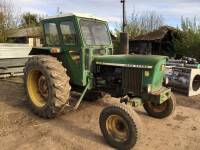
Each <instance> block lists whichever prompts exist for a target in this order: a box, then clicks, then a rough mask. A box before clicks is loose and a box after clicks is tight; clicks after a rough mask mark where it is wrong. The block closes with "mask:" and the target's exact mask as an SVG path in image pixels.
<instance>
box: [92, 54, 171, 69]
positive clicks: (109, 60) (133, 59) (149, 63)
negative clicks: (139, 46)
mask: <svg viewBox="0 0 200 150" xmlns="http://www.w3.org/2000/svg"><path fill="white" fill-rule="evenodd" d="M167 58H168V57H166V56H157V55H106V56H95V58H94V60H95V62H96V64H99V65H108V66H119V67H133V68H148V69H151V68H153V67H154V66H155V65H156V64H157V63H158V62H160V61H161V60H162V61H163V60H166V59H167Z"/></svg>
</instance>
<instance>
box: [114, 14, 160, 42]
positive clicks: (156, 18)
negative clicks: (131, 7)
mask: <svg viewBox="0 0 200 150" xmlns="http://www.w3.org/2000/svg"><path fill="white" fill-rule="evenodd" d="M163 24H164V19H163V17H162V16H161V15H159V14H158V13H157V12H155V11H145V12H136V11H133V13H132V14H131V16H130V17H129V19H128V24H127V26H126V31H127V32H128V33H129V35H130V37H132V38H134V37H136V36H138V35H141V34H144V33H147V32H150V31H153V30H155V29H158V28H159V27H160V26H162V25H163ZM120 26H121V25H120ZM120 30H121V29H116V31H117V32H120Z"/></svg>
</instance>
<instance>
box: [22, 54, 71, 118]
mask: <svg viewBox="0 0 200 150" xmlns="http://www.w3.org/2000/svg"><path fill="white" fill-rule="evenodd" d="M24 83H25V90H26V93H27V96H28V103H29V105H30V107H31V109H32V111H33V112H34V113H35V114H37V115H38V116H40V117H43V118H54V117H56V116H57V115H58V114H60V113H62V111H63V107H64V106H65V105H66V103H67V102H68V100H69V95H70V90H71V87H70V84H69V77H68V76H67V74H66V69H65V68H64V67H63V66H62V64H61V63H60V62H58V60H57V59H56V58H54V57H51V56H35V57H32V58H30V59H29V60H28V62H27V63H26V65H25V68H24Z"/></svg>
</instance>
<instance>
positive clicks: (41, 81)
mask: <svg viewBox="0 0 200 150" xmlns="http://www.w3.org/2000/svg"><path fill="white" fill-rule="evenodd" d="M41 24H42V26H43V30H44V41H45V45H44V47H42V48H33V49H32V50H31V52H30V55H32V57H30V59H29V60H28V61H27V63H26V65H25V68H24V83H25V89H26V93H27V97H28V102H29V104H30V108H31V109H32V111H33V112H34V113H35V114H36V115H38V116H40V117H43V118H54V117H56V116H58V115H59V114H62V113H63V111H64V110H67V109H69V110H76V109H78V107H79V105H80V104H81V101H82V99H83V98H84V97H85V95H87V94H88V93H91V92H94V91H101V92H105V93H109V94H111V96H113V97H116V98H119V100H120V101H119V102H118V104H113V105H111V106H108V107H106V108H105V109H103V111H102V112H101V114H100V118H99V124H100V129H101V131H102V134H103V136H104V137H105V140H106V141H107V143H108V144H110V145H111V146H112V147H115V148H117V149H130V148H132V147H134V146H135V144H136V143H137V141H138V140H139V138H140V136H141V132H142V131H141V126H142V125H141V123H140V118H139V117H138V115H137V114H136V112H135V111H134V109H133V107H137V106H141V105H143V106H144V109H145V110H146V111H147V113H148V114H149V115H150V116H152V117H155V118H166V117H168V116H170V115H171V114H172V113H173V112H174V109H175V105H176V103H175V98H174V96H173V94H172V92H171V90H170V89H168V88H166V87H164V86H163V82H164V69H165V63H166V60H167V57H163V56H142V55H113V45H112V40H111V36H110V32H109V28H108V24H107V22H106V21H104V20H101V19H99V18H96V17H94V16H90V15H83V14H67V15H60V16H56V17H50V18H47V19H44V20H42V22H41ZM73 93H79V98H77V101H76V103H75V104H74V101H73V102H72V100H71V97H72V95H73ZM72 108H73V109H72Z"/></svg>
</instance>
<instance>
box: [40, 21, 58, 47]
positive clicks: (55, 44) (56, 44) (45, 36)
mask: <svg viewBox="0 0 200 150" xmlns="http://www.w3.org/2000/svg"><path fill="white" fill-rule="evenodd" d="M49 24H54V25H55V27H56V32H57V33H56V34H57V35H56V36H57V40H58V41H57V43H52V42H49V43H48V42H47V30H46V27H45V26H46V25H49ZM43 29H44V39H45V44H46V45H47V46H60V44H61V40H60V35H59V28H58V25H57V23H56V22H45V23H44V24H43ZM50 31H51V30H50Z"/></svg>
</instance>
